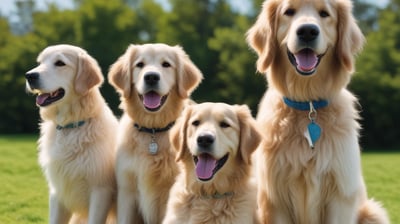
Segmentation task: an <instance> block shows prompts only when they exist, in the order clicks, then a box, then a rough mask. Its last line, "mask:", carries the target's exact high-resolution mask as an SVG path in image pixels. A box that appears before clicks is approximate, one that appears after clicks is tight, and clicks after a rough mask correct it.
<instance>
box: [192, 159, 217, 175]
mask: <svg viewBox="0 0 400 224" xmlns="http://www.w3.org/2000/svg"><path fill="white" fill-rule="evenodd" d="M197 158H198V161H197V164H196V174H197V177H198V178H199V179H210V178H211V177H212V175H213V170H214V169H215V166H216V165H217V160H215V159H214V158H213V157H212V156H210V155H208V154H202V155H200V156H199V157H197Z"/></svg>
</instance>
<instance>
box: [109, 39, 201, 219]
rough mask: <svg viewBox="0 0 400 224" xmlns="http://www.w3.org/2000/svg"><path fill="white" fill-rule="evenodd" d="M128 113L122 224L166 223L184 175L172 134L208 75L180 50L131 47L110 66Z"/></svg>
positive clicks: (119, 171)
mask: <svg viewBox="0 0 400 224" xmlns="http://www.w3.org/2000/svg"><path fill="white" fill-rule="evenodd" d="M108 78H109V81H110V83H111V84H112V85H113V86H114V87H115V88H116V89H117V91H118V92H119V93H120V94H121V101H122V103H121V106H122V108H123V110H124V115H123V117H122V118H121V120H120V127H119V140H118V143H117V145H118V146H117V165H116V176H117V185H118V199H117V201H118V203H117V204H118V214H117V220H118V223H133V222H135V223H140V222H145V223H149V224H151V223H161V221H162V219H163V217H164V215H165V208H166V203H167V199H168V192H169V189H170V187H171V185H172V184H173V183H174V181H175V177H176V174H177V172H178V170H177V165H176V163H175V161H174V153H173V150H172V149H171V146H170V142H169V138H168V133H169V130H170V128H171V127H172V126H173V124H174V122H175V121H176V119H177V118H178V117H179V116H180V114H181V112H182V110H183V108H184V106H185V104H186V102H188V97H189V95H190V93H191V92H192V91H193V90H194V89H195V88H196V87H197V85H198V84H199V83H200V81H201V80H202V78H203V75H202V73H201V72H200V71H199V69H198V68H197V67H196V66H195V65H194V64H193V62H192V61H191V60H190V59H189V57H188V56H187V55H186V53H185V52H184V51H183V49H182V48H181V47H179V46H169V45H166V44H161V43H157V44H143V45H130V46H129V47H128V49H127V50H126V52H125V53H124V55H122V56H121V57H120V58H119V59H118V60H117V61H116V62H115V63H114V64H113V65H112V66H111V68H110V72H109V75H108Z"/></svg>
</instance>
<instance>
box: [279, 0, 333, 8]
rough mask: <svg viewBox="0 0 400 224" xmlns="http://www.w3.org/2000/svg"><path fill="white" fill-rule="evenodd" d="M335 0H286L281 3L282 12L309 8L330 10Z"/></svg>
mask: <svg viewBox="0 0 400 224" xmlns="http://www.w3.org/2000/svg"><path fill="white" fill-rule="evenodd" d="M336 1H337V0H286V1H283V2H282V10H286V9H288V8H297V9H298V8H309V9H315V10H322V9H324V10H327V9H331V8H332V7H333V5H334V4H335V2H336Z"/></svg>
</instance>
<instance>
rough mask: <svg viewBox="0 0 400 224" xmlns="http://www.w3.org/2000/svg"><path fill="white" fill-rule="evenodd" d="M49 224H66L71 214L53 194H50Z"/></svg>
mask: <svg viewBox="0 0 400 224" xmlns="http://www.w3.org/2000/svg"><path fill="white" fill-rule="evenodd" d="M49 204H50V206H49V208H50V211H49V213H50V217H49V223H50V224H67V223H68V221H69V219H70V218H71V215H72V214H71V212H70V211H68V209H67V208H65V206H64V205H63V204H62V203H61V202H60V201H59V199H58V198H57V196H56V195H55V194H50V201H49Z"/></svg>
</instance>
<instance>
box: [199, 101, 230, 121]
mask: <svg viewBox="0 0 400 224" xmlns="http://www.w3.org/2000/svg"><path fill="white" fill-rule="evenodd" d="M192 117H194V118H196V117H197V118H202V119H206V120H218V121H220V120H225V119H230V120H233V121H234V122H235V121H237V116H236V113H235V111H234V108H233V107H232V106H231V105H228V104H225V103H202V104H197V105H194V106H193V108H192Z"/></svg>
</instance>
